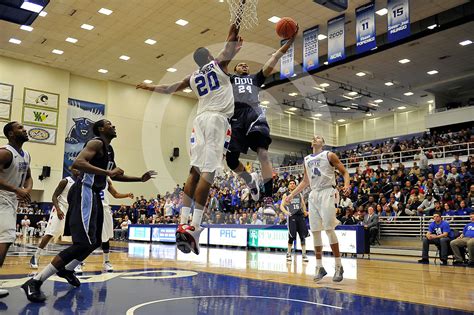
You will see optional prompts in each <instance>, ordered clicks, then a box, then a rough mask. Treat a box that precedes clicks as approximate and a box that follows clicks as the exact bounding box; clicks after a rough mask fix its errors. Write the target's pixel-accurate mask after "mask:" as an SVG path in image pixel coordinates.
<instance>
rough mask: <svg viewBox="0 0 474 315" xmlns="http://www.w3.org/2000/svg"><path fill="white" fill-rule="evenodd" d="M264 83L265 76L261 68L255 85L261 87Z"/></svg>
mask: <svg viewBox="0 0 474 315" xmlns="http://www.w3.org/2000/svg"><path fill="white" fill-rule="evenodd" d="M263 83H265V76H264V75H263V71H262V70H260V71H259V72H257V73H256V74H255V85H256V86H258V87H260V86H261V85H262V84H263Z"/></svg>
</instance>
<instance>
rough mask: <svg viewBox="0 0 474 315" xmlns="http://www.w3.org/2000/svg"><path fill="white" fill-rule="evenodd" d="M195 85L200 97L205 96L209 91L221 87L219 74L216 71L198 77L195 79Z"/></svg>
mask: <svg viewBox="0 0 474 315" xmlns="http://www.w3.org/2000/svg"><path fill="white" fill-rule="evenodd" d="M194 83H196V88H197V91H198V94H199V96H204V95H206V94H207V93H209V91H214V90H217V89H218V88H219V87H220V85H219V79H218V78H217V73H215V72H214V71H211V72H208V73H207V74H206V75H205V76H204V75H200V76H197V77H196V78H195V79H194Z"/></svg>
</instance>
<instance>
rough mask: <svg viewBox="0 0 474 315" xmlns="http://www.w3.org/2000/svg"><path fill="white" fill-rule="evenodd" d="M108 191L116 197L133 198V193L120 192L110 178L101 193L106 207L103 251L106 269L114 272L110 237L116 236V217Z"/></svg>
mask: <svg viewBox="0 0 474 315" xmlns="http://www.w3.org/2000/svg"><path fill="white" fill-rule="evenodd" d="M107 191H108V192H109V193H110V194H111V195H112V196H113V197H114V198H116V199H123V198H130V199H133V194H132V193H126V194H122V193H119V192H118V191H117V190H116V189H115V187H114V186H113V185H112V181H111V180H110V178H107V184H106V186H105V189H104V190H102V192H101V193H100V198H101V199H102V207H103V208H104V225H103V227H102V244H101V247H102V251H103V258H104V271H106V272H112V271H114V267H113V266H112V264H111V263H110V257H109V253H110V239H111V238H113V237H114V219H113V217H112V208H111V207H110V201H109V196H108V194H107Z"/></svg>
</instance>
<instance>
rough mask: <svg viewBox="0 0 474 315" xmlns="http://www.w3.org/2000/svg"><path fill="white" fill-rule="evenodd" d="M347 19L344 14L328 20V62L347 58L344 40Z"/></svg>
mask: <svg viewBox="0 0 474 315" xmlns="http://www.w3.org/2000/svg"><path fill="white" fill-rule="evenodd" d="M345 21H346V19H345V16H344V14H343V15H340V16H338V17H336V18H334V19H332V20H329V21H328V63H333V62H336V61H339V60H342V59H344V58H346V52H345V41H344V36H345V35H344V26H345Z"/></svg>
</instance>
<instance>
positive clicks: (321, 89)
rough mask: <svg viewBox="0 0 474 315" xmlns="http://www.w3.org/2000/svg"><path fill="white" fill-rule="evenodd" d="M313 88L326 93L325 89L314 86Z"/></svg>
mask: <svg viewBox="0 0 474 315" xmlns="http://www.w3.org/2000/svg"><path fill="white" fill-rule="evenodd" d="M314 88H315V89H316V90H318V91H321V92H326V89H324V88H322V87H319V86H315V87H314Z"/></svg>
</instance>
